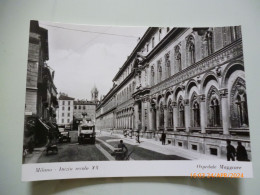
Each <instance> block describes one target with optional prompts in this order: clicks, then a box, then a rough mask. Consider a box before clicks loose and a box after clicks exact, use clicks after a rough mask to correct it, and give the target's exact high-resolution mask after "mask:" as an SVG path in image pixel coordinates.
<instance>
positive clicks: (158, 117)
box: [155, 106, 160, 131]
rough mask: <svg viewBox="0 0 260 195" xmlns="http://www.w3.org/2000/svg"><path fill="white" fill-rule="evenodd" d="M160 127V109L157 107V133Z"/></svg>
mask: <svg viewBox="0 0 260 195" xmlns="http://www.w3.org/2000/svg"><path fill="white" fill-rule="evenodd" d="M159 125H160V107H159V106H156V129H155V130H156V131H158V130H159Z"/></svg>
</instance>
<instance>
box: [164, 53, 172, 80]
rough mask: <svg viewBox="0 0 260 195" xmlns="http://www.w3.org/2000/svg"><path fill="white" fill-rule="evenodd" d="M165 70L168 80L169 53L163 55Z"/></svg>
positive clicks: (169, 67)
mask: <svg viewBox="0 0 260 195" xmlns="http://www.w3.org/2000/svg"><path fill="white" fill-rule="evenodd" d="M165 70H166V77H167V78H169V77H170V76H171V63H170V53H167V54H166V55H165Z"/></svg>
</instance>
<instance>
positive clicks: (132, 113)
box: [131, 108, 134, 130]
mask: <svg viewBox="0 0 260 195" xmlns="http://www.w3.org/2000/svg"><path fill="white" fill-rule="evenodd" d="M131 128H132V130H134V108H132V109H131Z"/></svg>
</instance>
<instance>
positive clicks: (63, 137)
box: [59, 130, 71, 143]
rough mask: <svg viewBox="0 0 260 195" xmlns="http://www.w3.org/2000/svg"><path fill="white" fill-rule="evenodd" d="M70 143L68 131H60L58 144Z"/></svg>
mask: <svg viewBox="0 0 260 195" xmlns="http://www.w3.org/2000/svg"><path fill="white" fill-rule="evenodd" d="M70 141H71V137H70V133H69V131H65V130H64V131H62V132H60V135H59V142H60V143H63V142H70Z"/></svg>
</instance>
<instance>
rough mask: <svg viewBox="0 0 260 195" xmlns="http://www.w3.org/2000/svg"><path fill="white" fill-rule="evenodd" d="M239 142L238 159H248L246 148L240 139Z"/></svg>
mask: <svg viewBox="0 0 260 195" xmlns="http://www.w3.org/2000/svg"><path fill="white" fill-rule="evenodd" d="M237 144H238V145H237V161H248V156H247V152H246V148H245V147H244V146H243V145H242V143H241V142H240V141H238V142H237Z"/></svg>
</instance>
